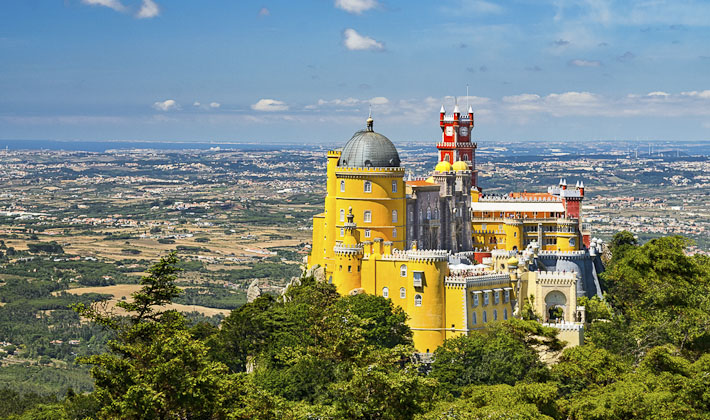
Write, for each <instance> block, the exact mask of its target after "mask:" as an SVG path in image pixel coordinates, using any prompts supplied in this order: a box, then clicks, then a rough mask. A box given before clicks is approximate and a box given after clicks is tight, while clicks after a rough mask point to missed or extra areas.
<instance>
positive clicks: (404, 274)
mask: <svg viewBox="0 0 710 420" xmlns="http://www.w3.org/2000/svg"><path fill="white" fill-rule="evenodd" d="M399 276H400V277H407V266H406V265H404V264H402V265H400V266H399Z"/></svg>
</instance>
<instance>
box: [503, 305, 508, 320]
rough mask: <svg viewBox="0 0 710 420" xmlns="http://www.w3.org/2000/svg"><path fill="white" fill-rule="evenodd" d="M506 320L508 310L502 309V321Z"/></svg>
mask: <svg viewBox="0 0 710 420" xmlns="http://www.w3.org/2000/svg"><path fill="white" fill-rule="evenodd" d="M507 319H508V308H504V309H503V320H507Z"/></svg>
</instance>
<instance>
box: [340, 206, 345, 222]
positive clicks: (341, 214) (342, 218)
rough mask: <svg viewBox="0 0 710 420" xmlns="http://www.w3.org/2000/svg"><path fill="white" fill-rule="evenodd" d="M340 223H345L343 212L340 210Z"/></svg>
mask: <svg viewBox="0 0 710 420" xmlns="http://www.w3.org/2000/svg"><path fill="white" fill-rule="evenodd" d="M340 221H341V222H344V221H345V210H344V209H340Z"/></svg>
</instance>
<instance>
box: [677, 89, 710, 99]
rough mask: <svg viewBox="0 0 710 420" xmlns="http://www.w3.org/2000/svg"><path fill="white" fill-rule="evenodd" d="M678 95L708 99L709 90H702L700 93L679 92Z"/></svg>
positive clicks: (709, 97)
mask: <svg viewBox="0 0 710 420" xmlns="http://www.w3.org/2000/svg"><path fill="white" fill-rule="evenodd" d="M680 94H681V95H683V96H690V97H693V98H701V99H710V90H702V91H700V92H698V91H697V90H693V91H691V92H681V93H680Z"/></svg>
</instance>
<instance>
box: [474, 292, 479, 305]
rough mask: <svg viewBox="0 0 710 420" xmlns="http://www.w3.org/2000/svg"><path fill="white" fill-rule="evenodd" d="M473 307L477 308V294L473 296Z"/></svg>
mask: <svg viewBox="0 0 710 420" xmlns="http://www.w3.org/2000/svg"><path fill="white" fill-rule="evenodd" d="M473 306H474V307H476V306H478V293H474V294H473Z"/></svg>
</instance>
